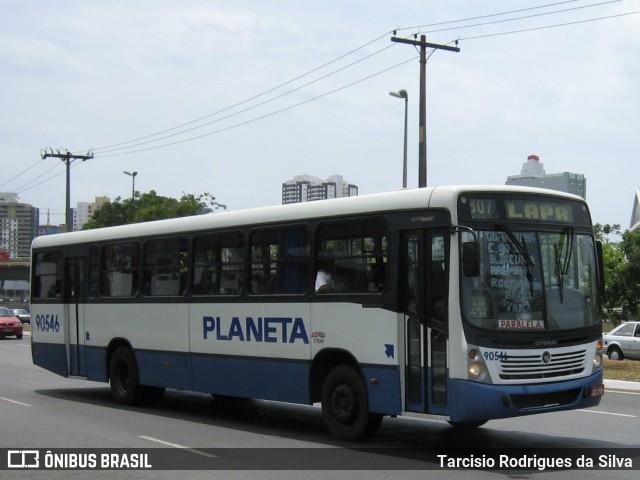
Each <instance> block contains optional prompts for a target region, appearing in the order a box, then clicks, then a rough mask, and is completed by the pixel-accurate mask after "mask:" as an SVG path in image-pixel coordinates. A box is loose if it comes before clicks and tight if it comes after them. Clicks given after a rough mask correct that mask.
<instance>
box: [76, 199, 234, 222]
mask: <svg viewBox="0 0 640 480" xmlns="http://www.w3.org/2000/svg"><path fill="white" fill-rule="evenodd" d="M226 208H227V207H226V205H223V204H221V203H218V202H216V198H215V197H214V196H213V195H211V194H209V193H203V194H201V195H198V196H195V195H193V194H186V193H183V194H182V197H181V198H180V200H176V199H175V198H171V197H162V196H159V195H158V194H156V192H155V190H151V191H150V192H149V193H142V194H140V193H138V192H136V195H135V198H133V199H132V198H127V199H126V200H122V199H121V198H120V197H117V198H116V199H115V200H114V201H113V202H111V203H107V204H104V205H103V206H102V207H101V208H100V209H99V210H98V211H96V212H95V213H94V214H93V216H92V217H91V220H89V222H87V223H86V224H85V226H84V227H83V229H84V230H89V229H92V228H102V227H112V226H115V225H127V224H130V223H140V222H150V221H152V220H162V219H165V218H177V217H188V216H191V215H201V214H203V213H211V212H213V211H215V210H226Z"/></svg>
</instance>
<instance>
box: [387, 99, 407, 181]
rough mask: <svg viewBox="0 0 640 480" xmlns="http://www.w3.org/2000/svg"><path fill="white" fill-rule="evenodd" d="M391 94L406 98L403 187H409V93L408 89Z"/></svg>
mask: <svg viewBox="0 0 640 480" xmlns="http://www.w3.org/2000/svg"><path fill="white" fill-rule="evenodd" d="M389 95H391V96H392V97H396V98H404V156H403V162H402V188H407V116H408V111H409V93H407V91H406V90H404V89H403V90H400V91H398V92H389Z"/></svg>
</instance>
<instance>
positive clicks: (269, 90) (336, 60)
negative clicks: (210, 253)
mask: <svg viewBox="0 0 640 480" xmlns="http://www.w3.org/2000/svg"><path fill="white" fill-rule="evenodd" d="M390 33H391V32H390V31H389V32H386V33H384V34H383V35H380V36H378V37H376V38H374V39H373V40H370V41H368V42H366V43H364V44H362V45H360V46H359V47H356V48H354V49H352V50H350V51H349V52H347V53H344V54H342V55H340V56H338V57H336V58H334V59H333V60H330V61H329V62H326V63H324V64H322V65H320V66H319V67H315V68H313V69H311V70H309V71H308V72H305V73H303V74H302V75H299V76H297V77H295V78H292V79H291V80H288V81H286V82H284V83H281V84H279V85H277V86H275V87H273V88H270V89H268V90H265V91H263V92H261V93H259V94H257V95H254V96H253V97H250V98H247V99H246V100H242V101H240V102H238V103H235V104H233V105H230V106H228V107H225V108H222V109H220V110H218V111H215V112H213V113H210V114H208V115H205V116H203V117H200V118H197V119H195V120H191V121H189V122H186V123H183V124H181V125H177V126H175V127H171V128H167V129H165V130H162V131H160V132H156V133H152V134H149V135H145V136H143V137H138V138H135V139H132V140H128V141H125V142H120V143H116V144H112V145H107V146H104V147H98V148H94V149H93V151H94V152H98V151H101V150H106V149H111V148H113V147H120V146H122V145H128V144H131V143H135V142H138V141H141V140H146V139H148V138H152V137H157V136H159V135H163V134H165V133H168V132H171V131H173V130H177V129H180V128H183V127H186V126H189V125H193V124H194V123H198V122H200V121H202V120H206V119H208V118H211V117H213V116H215V115H219V114H220V113H224V112H226V111H228V110H231V109H233V108H236V107H239V106H241V105H244V104H245V103H249V102H251V101H252V100H256V99H258V98H260V97H263V96H265V95H267V94H269V93H271V92H274V91H276V90H278V89H280V88H283V87H285V86H287V85H290V84H292V83H294V82H296V81H298V80H300V79H302V78H304V77H307V76H309V75H311V74H313V73H315V72H317V71H319V70H322V69H323V68H325V67H328V66H329V65H332V64H334V63H336V62H338V61H340V60H342V59H344V58H346V57H348V56H349V55H352V54H354V53H356V52H358V51H360V50H362V49H363V48H365V47H368V46H369V45H371V44H373V43H375V42H377V41H378V40H380V39H382V38H386V37H387V36H388V35H389V34H390ZM386 48H388V47H386ZM386 48H385V49H386ZM385 49H383V50H385ZM371 56H372V55H369V56H367V57H365V58H369V57H371ZM355 63H358V62H354V64H355ZM341 70H342V69H341ZM337 71H340V70H337ZM326 76H327V75H325V77H326ZM325 77H322V78H325ZM311 83H314V82H310V83H309V84H311ZM309 84H307V85H309ZM295 90H299V89H294V90H292V91H295ZM289 93H290V92H289ZM280 96H282V95H280ZM276 98H279V97H276ZM196 128H197V127H196ZM190 130H191V129H190Z"/></svg>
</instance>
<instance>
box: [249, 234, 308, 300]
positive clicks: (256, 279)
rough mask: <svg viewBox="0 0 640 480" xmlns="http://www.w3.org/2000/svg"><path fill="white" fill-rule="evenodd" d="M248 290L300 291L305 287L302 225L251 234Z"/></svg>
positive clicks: (305, 244)
mask: <svg viewBox="0 0 640 480" xmlns="http://www.w3.org/2000/svg"><path fill="white" fill-rule="evenodd" d="M250 243H251V279H250V284H249V285H250V290H249V291H250V292H251V293H253V294H256V295H269V294H301V293H304V292H306V290H307V283H308V282H307V279H308V272H309V234H308V231H307V228H306V227H304V226H291V227H287V228H284V229H280V230H275V229H273V230H272V229H265V230H258V231H256V232H253V233H252V234H251V240H250Z"/></svg>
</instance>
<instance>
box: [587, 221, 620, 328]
mask: <svg viewBox="0 0 640 480" xmlns="http://www.w3.org/2000/svg"><path fill="white" fill-rule="evenodd" d="M593 232H594V234H595V236H596V239H597V240H599V241H601V242H602V256H603V259H604V285H605V286H604V291H605V295H604V299H603V307H604V314H605V316H606V317H609V316H611V314H612V313H614V312H615V311H616V308H617V307H619V306H620V305H619V304H618V303H617V302H618V296H617V295H614V294H613V291H614V290H615V288H616V287H614V282H616V280H615V279H616V278H617V276H618V269H619V268H620V266H621V265H622V262H623V260H624V254H623V253H622V248H621V246H620V242H614V241H612V240H611V238H610V236H611V235H617V236H620V235H622V233H621V232H620V225H619V224H615V225H609V224H606V225H600V224H599V223H596V224H595V225H594V226H593Z"/></svg>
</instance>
